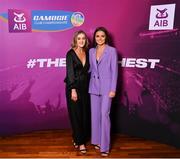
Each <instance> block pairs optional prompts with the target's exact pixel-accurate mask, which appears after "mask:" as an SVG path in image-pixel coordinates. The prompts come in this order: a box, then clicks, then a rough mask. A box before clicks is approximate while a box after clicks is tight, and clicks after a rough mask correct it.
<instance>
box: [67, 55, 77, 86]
mask: <svg viewBox="0 0 180 159" xmlns="http://www.w3.org/2000/svg"><path fill="white" fill-rule="evenodd" d="M66 74H67V85H68V88H70V89H76V88H77V86H76V80H75V74H74V65H73V57H72V54H71V52H68V53H67V55H66Z"/></svg>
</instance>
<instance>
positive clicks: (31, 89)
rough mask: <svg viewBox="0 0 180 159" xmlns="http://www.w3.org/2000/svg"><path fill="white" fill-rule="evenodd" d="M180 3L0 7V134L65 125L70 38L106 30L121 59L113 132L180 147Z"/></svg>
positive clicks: (140, 0)
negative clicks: (66, 77) (66, 73)
mask: <svg viewBox="0 0 180 159" xmlns="http://www.w3.org/2000/svg"><path fill="white" fill-rule="evenodd" d="M179 17H180V2H179V1H178V0H168V1H167V0H166V1H165V0H147V1H144V0H134V1H130V0H111V1H108V0H107V1H103V0H91V1H88V0H84V1H82V0H76V2H75V1H73V0H69V1H65V0H62V1H59V0H54V1H53V2H50V1H49V0H38V1H36V0H31V1H27V2H24V1H22V0H14V1H11V2H9V1H7V0H1V2H0V135H1V136H4V135H11V134H16V133H24V132H29V131H34V130H47V129H65V128H70V124H69V119H68V113H67V107H66V98H65V85H64V82H63V81H64V78H65V72H66V59H65V57H66V53H67V51H68V50H69V49H70V44H71V40H72V36H73V34H74V32H75V31H77V30H84V31H85V32H86V33H87V35H88V37H89V39H90V40H91V42H92V36H93V32H94V30H95V29H96V27H99V26H104V27H106V28H107V29H108V31H109V32H110V35H111V38H112V45H113V46H114V47H116V48H117V51H118V56H119V77H118V87H117V95H116V97H115V99H114V101H113V104H112V110H111V120H112V131H113V132H119V133H126V134H129V135H133V136H140V137H144V138H149V139H154V140H158V141H161V142H164V143H168V144H173V145H175V146H180V118H179V116H180V82H179V81H180V55H179V52H180V45H179V44H180V30H179V29H180V18H179Z"/></svg>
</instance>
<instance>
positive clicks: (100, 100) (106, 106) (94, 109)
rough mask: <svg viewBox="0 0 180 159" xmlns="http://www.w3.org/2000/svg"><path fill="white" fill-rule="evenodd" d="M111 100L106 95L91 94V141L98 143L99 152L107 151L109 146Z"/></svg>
mask: <svg viewBox="0 0 180 159" xmlns="http://www.w3.org/2000/svg"><path fill="white" fill-rule="evenodd" d="M111 101H112V99H111V98H109V97H108V96H107V95H101V96H98V95H94V94H91V143H92V144H95V145H97V144H99V145H100V147H101V150H100V151H101V152H107V151H108V152H109V148H110V127H111V122H110V117H109V114H110V108H111Z"/></svg>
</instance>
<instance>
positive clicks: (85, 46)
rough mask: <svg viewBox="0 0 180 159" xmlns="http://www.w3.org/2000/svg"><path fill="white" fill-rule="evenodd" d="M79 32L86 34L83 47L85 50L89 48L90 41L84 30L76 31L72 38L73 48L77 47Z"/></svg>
mask: <svg viewBox="0 0 180 159" xmlns="http://www.w3.org/2000/svg"><path fill="white" fill-rule="evenodd" d="M79 34H84V35H85V38H86V42H85V45H84V47H83V48H84V50H87V49H88V46H89V41H88V37H87V35H86V33H85V32H84V31H83V30H79V31H76V32H75V33H74V36H73V39H72V42H71V48H72V49H74V48H76V47H77V36H78V35H79Z"/></svg>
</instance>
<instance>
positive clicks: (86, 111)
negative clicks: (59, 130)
mask: <svg viewBox="0 0 180 159" xmlns="http://www.w3.org/2000/svg"><path fill="white" fill-rule="evenodd" d="M76 92H77V95H78V100H77V101H76V102H74V101H73V100H71V90H68V89H67V88H66V98H67V107H68V112H69V118H70V122H71V127H72V137H73V140H74V142H75V143H76V144H77V145H82V144H86V142H87V141H88V140H89V138H90V134H91V129H90V128H91V123H90V121H91V120H90V117H91V114H90V112H91V111H90V102H89V101H90V99H89V94H88V91H81V89H76Z"/></svg>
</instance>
